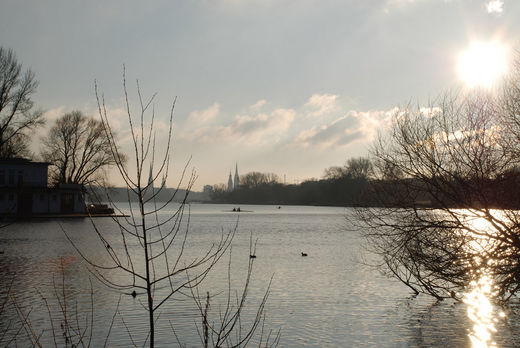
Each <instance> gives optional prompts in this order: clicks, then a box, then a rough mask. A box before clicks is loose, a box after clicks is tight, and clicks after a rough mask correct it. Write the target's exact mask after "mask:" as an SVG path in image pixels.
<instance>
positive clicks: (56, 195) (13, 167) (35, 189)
mask: <svg viewBox="0 0 520 348" xmlns="http://www.w3.org/2000/svg"><path fill="white" fill-rule="evenodd" d="M48 167H49V163H44V162H32V161H29V160H26V159H22V158H13V159H0V214H9V215H17V216H32V215H39V214H74V213H85V203H84V199H83V190H82V186H81V185H78V184H61V185H60V186H59V187H48V186H47V180H48V174H47V173H48Z"/></svg>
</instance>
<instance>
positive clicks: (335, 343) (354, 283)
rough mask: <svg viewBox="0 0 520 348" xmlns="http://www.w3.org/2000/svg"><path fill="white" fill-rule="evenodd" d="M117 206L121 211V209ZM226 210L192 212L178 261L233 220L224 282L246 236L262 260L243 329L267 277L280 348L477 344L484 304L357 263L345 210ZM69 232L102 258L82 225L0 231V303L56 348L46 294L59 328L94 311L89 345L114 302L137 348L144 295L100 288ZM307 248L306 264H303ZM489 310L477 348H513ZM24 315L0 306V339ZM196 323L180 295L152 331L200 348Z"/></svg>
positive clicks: (123, 334) (245, 248)
mask: <svg viewBox="0 0 520 348" xmlns="http://www.w3.org/2000/svg"><path fill="white" fill-rule="evenodd" d="M175 207H176V206H172V207H171V208H170V209H168V210H166V211H163V213H161V216H160V217H159V219H165V218H167V217H168V216H171V214H172V212H173V209H174V208H175ZM235 207H236V206H235ZM124 208H125V209H127V211H128V206H125V207H124ZM232 208H233V206H232V205H210V204H193V205H191V206H190V220H189V235H188V239H187V242H186V245H185V253H184V255H183V258H184V259H185V260H189V259H190V258H195V257H200V255H202V254H203V252H204V251H205V250H207V248H209V247H211V244H212V243H214V242H215V241H218V239H219V237H220V235H221V233H222V232H226V231H229V230H231V229H233V228H234V227H235V226H236V225H237V224H238V228H237V232H236V235H235V238H234V240H233V244H232V262H231V286H232V288H233V289H236V290H237V291H241V289H242V286H243V283H244V281H245V276H246V272H247V265H248V261H249V254H250V238H251V236H252V238H253V241H256V256H257V257H256V259H254V271H253V277H252V280H251V283H250V289H249V290H250V291H249V297H248V298H249V301H248V302H247V310H246V312H245V314H244V322H243V323H244V327H247V322H248V321H250V320H251V318H253V316H254V314H255V309H256V306H257V305H258V304H259V303H260V301H261V298H262V297H263V295H264V293H265V291H266V289H267V286H268V284H269V282H270V280H271V278H272V279H273V280H272V284H271V288H270V294H269V298H268V302H267V305H266V308H265V312H266V322H265V327H266V329H274V330H277V329H281V337H280V344H279V346H280V347H476V346H478V344H480V343H482V342H480V343H479V342H478V341H477V340H475V337H476V336H478V335H477V333H476V332H475V327H476V325H477V324H476V323H475V317H474V316H471V315H470V314H471V313H475V310H474V309H475V306H477V307H478V306H479V304H477V305H475V304H472V303H470V302H469V301H466V303H454V302H451V301H443V302H436V301H434V300H432V299H430V298H427V297H425V296H419V297H413V296H412V295H411V293H410V292H409V291H408V290H407V288H406V287H404V286H403V285H401V284H400V283H398V282H397V281H395V280H393V279H388V278H386V277H384V276H383V275H381V274H380V273H379V272H378V271H377V270H376V269H373V268H370V267H368V266H366V265H364V260H365V259H366V258H368V259H370V258H371V256H370V255H364V253H363V251H362V248H361V244H362V240H361V237H360V234H359V232H358V231H355V230H354V229H353V228H352V226H353V225H352V222H351V221H348V220H347V219H346V210H345V209H344V208H332V207H301V206H282V207H281V209H278V207H277V206H245V205H242V206H241V210H242V211H243V212H241V213H233V212H232V211H231V210H232ZM186 217H187V216H185V218H186ZM185 221H186V219H185ZM95 223H96V226H97V228H98V229H99V230H100V231H102V232H103V233H104V234H105V235H106V236H107V238H108V239H107V240H108V241H109V243H110V246H111V247H112V248H114V249H117V248H120V247H121V244H120V242H119V241H118V240H119V236H120V234H119V230H118V229H117V227H116V224H115V223H114V222H113V221H111V220H110V219H107V218H98V219H96V220H95ZM64 231H66V233H67V234H68V235H69V237H70V238H71V239H72V240H73V241H74V242H75V243H76V244H77V245H78V247H80V249H81V250H83V251H85V255H86V256H88V257H90V258H92V259H94V260H96V261H100V262H103V261H108V258H107V255H106V253H105V250H104V249H103V248H104V246H103V245H102V244H101V243H99V241H98V240H97V238H96V236H95V233H94V231H93V228H92V225H91V223H90V221H89V220H88V219H78V220H49V221H39V222H27V223H17V224H13V225H11V226H9V227H7V228H5V229H3V230H0V251H3V254H1V255H0V279H2V280H3V281H2V286H1V291H2V297H1V298H2V299H3V298H5V294H6V291H7V288H8V287H9V285H10V284H11V285H12V286H11V292H10V299H13V300H14V301H16V304H17V306H18V307H19V309H21V310H22V311H23V313H29V312H30V315H29V318H30V319H31V325H32V327H33V328H34V331H35V332H38V333H41V332H43V337H42V341H44V342H46V343H48V344H50V345H52V344H53V339H52V335H51V333H50V331H49V330H50V327H49V326H50V325H49V323H50V321H49V319H48V316H49V314H48V311H47V309H46V307H45V301H43V299H42V298H43V297H44V298H45V299H47V301H48V302H49V303H50V311H51V315H53V316H54V317H55V318H57V319H56V323H58V324H57V325H58V329H57V330H55V331H59V323H60V320H61V319H59V318H60V315H61V314H62V313H63V306H62V307H60V304H59V303H58V302H57V301H56V298H60V299H61V302H62V304H63V303H64V302H63V300H62V299H63V294H65V297H66V300H67V301H66V302H67V304H68V307H67V311H68V313H69V314H71V313H72V314H74V315H75V316H76V317H78V316H79V317H81V318H83V319H82V320H83V321H81V323H82V325H83V326H86V327H88V328H89V330H90V327H91V326H92V323H91V322H90V313H91V312H92V311H93V312H94V319H95V320H94V322H93V337H94V343H95V344H94V346H98V345H101V344H103V343H104V342H105V338H106V335H107V333H108V330H109V323H110V322H111V321H112V317H113V316H114V313H116V306H117V303H118V301H119V299H120V298H121V300H120V301H121V302H120V305H119V310H120V314H117V315H116V319H115V320H114V325H113V328H112V330H111V333H110V337H109V338H108V345H109V346H111V347H127V346H129V344H130V343H131V339H130V337H129V333H128V331H130V334H131V336H132V339H133V340H134V341H135V342H136V344H138V345H142V343H143V339H144V337H146V333H147V315H146V312H145V311H144V309H143V307H142V303H144V301H145V298H144V296H141V295H138V296H137V298H136V299H134V298H132V296H130V295H129V293H130V291H127V292H124V294H123V295H122V296H121V297H120V292H118V291H115V290H112V289H108V288H106V287H105V286H102V285H101V284H99V282H98V281H97V280H96V279H95V278H94V277H92V275H91V274H90V273H89V272H88V271H87V269H86V264H85V262H84V261H83V260H82V258H81V257H80V256H79V255H78V253H77V252H76V250H75V249H74V248H73V247H72V245H71V243H70V241H69V240H68V239H67V238H66V236H65V233H64ZM178 247H179V246H178V244H175V245H174V246H173V248H174V249H173V252H174V253H175V250H178ZM175 248H177V249H175ZM130 252H131V253H133V254H135V255H138V254H139V247H138V245H137V244H134V245H133V247H132V248H131V250H130ZM302 252H305V253H307V254H308V256H306V257H302V256H301V253H302ZM137 267H138V266H137ZM227 271H228V258H227V257H226V258H224V259H222V260H221V261H220V263H219V264H218V265H217V266H216V267H215V268H214V269H213V271H212V273H210V274H209V275H208V277H207V278H206V280H205V281H204V283H203V284H201V286H200V292H201V293H202V294H205V293H206V291H209V292H210V294H211V295H214V296H216V297H214V298H212V303H211V310H212V313H214V314H215V313H218V309H219V304H223V303H225V300H226V296H225V294H226V291H227V288H228V276H227ZM108 276H109V277H112V278H110V279H113V280H119V281H126V278H125V277H123V276H122V275H120V274H112V273H109V274H108ZM12 279H14V280H13V281H12V283H11V282H10V280H12ZM62 283H63V284H65V285H62ZM160 291H161V290H159V294H158V295H160V294H161V292H160ZM468 293H469V290H468ZM91 299H93V301H91ZM472 306H473V307H472ZM472 308H473V309H472ZM488 309H489V315H488V319H489V318H491V319H489V320H491V321H492V323H493V327H492V330H490V332H489V334H488V336H489V337H487V338H489V339H487V338H486V341H485V342H484V343H482V344H483V345H482V346H495V347H515V346H518V345H519V344H520V343H519V342H520V341H519V338H520V328H518V326H517V324H516V323H517V322H519V320H518V319H519V318H518V315H517V314H516V313H515V311H514V310H513V309H512V308H511V307H509V308H500V307H498V306H496V305H492V304H491V305H490V307H488ZM19 318H20V316H19V315H18V314H16V311H15V310H13V308H12V307H10V308H7V309H5V310H4V313H3V314H2V317H1V319H0V329H1V330H2V331H0V339H1V337H2V336H1V332H3V331H5V328H9V330H8V332H12V330H14V329H15V328H16V322H17V320H19ZM214 318H216V317H214ZM83 323H84V324H83ZM199 323H200V317H199V316H198V314H197V311H196V310H195V309H194V304H193V301H192V300H190V299H189V298H188V297H187V296H182V295H180V296H175V297H174V298H172V300H171V301H168V302H167V304H166V305H165V306H163V307H162V308H161V316H160V318H159V321H158V323H157V325H158V327H157V342H158V346H162V347H167V346H168V347H169V346H175V345H176V344H177V339H176V338H175V335H174V334H173V331H172V328H173V329H174V330H175V332H176V334H177V336H178V338H179V340H180V341H181V343H183V344H186V345H187V346H188V347H197V346H201V343H200V338H199V334H198V333H197V325H199ZM199 326H200V325H199ZM126 327H128V330H127V329H126ZM87 336H88V335H87ZM7 337H8V335H7V334H6V335H5V336H4V341H3V342H0V345H5V342H6V341H5V340H6V339H7ZM24 339H25V333H22V334H21V335H20V336H19V337H18V340H17V342H11V346H15V343H17V344H18V345H24V344H23V342H24ZM45 340H46V341H45ZM25 342H26V341H25Z"/></svg>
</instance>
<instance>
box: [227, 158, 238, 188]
mask: <svg viewBox="0 0 520 348" xmlns="http://www.w3.org/2000/svg"><path fill="white" fill-rule="evenodd" d="M239 186H240V177H239V175H238V163H237V164H235V178H234V180H233V177H232V176H231V171H229V178H228V186H227V187H228V189H227V190H228V191H233V190H236V189H237V188H238V187H239Z"/></svg>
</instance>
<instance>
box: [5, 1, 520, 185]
mask: <svg viewBox="0 0 520 348" xmlns="http://www.w3.org/2000/svg"><path fill="white" fill-rule="evenodd" d="M1 8H2V10H1V11H0V33H1V34H0V45H1V46H3V47H5V48H11V49H13V50H14V51H15V52H16V54H17V58H18V60H19V61H20V62H21V63H22V64H23V66H24V68H30V69H32V70H33V71H34V73H35V74H36V78H37V79H38V80H39V82H40V84H39V87H38V91H37V93H36V94H35V95H34V98H33V99H34V101H35V102H36V105H37V106H38V107H39V108H42V109H43V110H45V112H46V113H45V117H46V119H47V127H49V126H51V125H52V123H53V122H54V120H55V119H56V118H57V117H59V116H61V115H63V114H64V113H66V112H69V111H72V110H80V111H83V112H84V113H86V114H88V115H92V116H93V117H99V115H98V113H97V103H96V96H95V89H94V86H95V81H96V82H97V85H98V90H99V91H100V94H102V95H103V96H104V98H105V102H106V107H107V111H108V116H109V119H110V122H111V123H112V124H113V127H114V129H116V131H117V132H118V136H119V143H120V146H121V147H122V148H123V150H124V151H127V152H130V147H129V145H130V143H131V142H130V139H131V138H130V137H129V129H128V125H127V122H126V119H125V117H126V116H125V104H124V92H123V84H122V80H123V65H124V66H125V69H126V79H127V85H128V89H129V100H130V105H131V107H132V110H133V113H134V114H135V115H137V114H138V110H137V106H138V102H137V94H136V81H137V80H138V81H139V85H140V89H141V92H142V94H143V96H145V97H151V96H152V95H153V94H154V93H157V94H156V96H155V99H154V102H153V106H154V109H155V114H156V121H157V122H156V125H157V130H158V134H159V135H158V138H159V139H160V138H161V134H162V136H164V130H165V128H166V125H167V122H168V117H169V115H170V109H171V107H172V102H173V100H174V99H175V98H177V101H176V104H175V109H174V140H173V144H174V150H173V160H172V169H171V173H172V174H171V175H170V177H169V179H168V181H167V185H168V186H175V185H176V183H177V179H178V177H179V175H180V173H181V170H182V168H183V166H184V164H185V163H186V162H187V161H188V160H189V159H190V158H191V161H190V164H189V168H190V169H191V168H193V169H194V170H196V172H197V176H198V179H197V181H196V184H195V186H194V188H195V190H201V189H202V187H203V186H204V185H207V184H209V185H213V184H218V183H227V179H228V175H229V172H230V171H233V173H234V169H235V165H237V164H238V169H239V173H240V174H245V173H247V172H251V171H259V172H269V173H275V174H278V175H279V177H280V178H281V179H282V180H284V178H285V182H286V183H288V184H291V183H299V182H301V181H303V180H305V179H310V178H320V177H322V176H323V174H324V170H325V168H327V167H330V166H341V165H343V164H344V163H345V161H346V160H347V159H348V158H351V157H359V156H367V155H368V153H369V150H370V147H371V143H372V142H373V141H374V137H375V136H376V135H377V133H378V132H384V129H385V127H386V126H387V125H388V122H389V119H390V117H391V115H392V113H393V112H395V108H396V107H399V106H403V105H407V104H408V103H410V102H413V103H417V104H418V105H428V103H429V101H431V100H435V98H436V97H437V96H439V95H441V94H442V93H445V92H446V91H449V90H458V89H461V88H468V86H467V85H468V84H467V83H465V82H464V81H463V79H462V78H461V74H460V66H458V65H459V64H460V63H459V62H460V56H461V54H462V53H463V52H464V51H465V50H467V49H468V47H470V46H471V45H472V43H474V42H495V43H499V44H500V45H503V46H504V47H508V48H509V49H510V50H515V49H518V48H520V20H518V18H519V16H520V1H517V0H503V1H501V0H493V1H488V0H343V1H339V0H336V1H332V0H278V1H275V0H262V1H261V0H184V1H183V0H178V1H146V2H144V1H133V0H125V1H123V0H111V1H82V0H62V1H58V0H46V1H40V0H33V1H29V0H2V6H1ZM480 56H482V54H480ZM473 60H475V59H473ZM466 61H467V60H466ZM470 61H471V58H470ZM465 64H469V63H465ZM466 82H467V81H466ZM45 132H46V129H42V130H40V131H39V132H38V133H37V134H34V135H33V144H32V146H33V149H34V151H35V152H36V153H38V151H39V144H40V140H41V137H42V136H43V135H44V134H45ZM161 132H162V133H161ZM159 143H160V144H162V143H161V142H159ZM159 148H160V146H158V150H157V151H158V152H159ZM110 180H111V182H112V183H114V184H116V185H117V184H119V183H120V181H118V179H117V176H116V175H111V176H110Z"/></svg>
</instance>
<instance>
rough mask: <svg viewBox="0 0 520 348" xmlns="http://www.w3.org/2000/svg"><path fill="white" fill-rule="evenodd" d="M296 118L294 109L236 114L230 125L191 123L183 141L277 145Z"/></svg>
mask: <svg viewBox="0 0 520 348" xmlns="http://www.w3.org/2000/svg"><path fill="white" fill-rule="evenodd" d="M257 104H258V103H257ZM255 105H256V104H255ZM207 110H209V109H207ZM192 114H193V113H192ZM295 118H296V111H295V110H293V109H283V108H278V109H275V110H274V111H272V112H271V113H252V114H245V115H237V116H235V118H234V119H233V120H231V122H229V123H228V124H221V125H218V124H212V125H211V124H206V125H205V124H197V125H196V127H194V126H193V123H192V126H191V127H190V128H189V129H187V131H186V132H185V133H184V134H183V138H185V139H187V140H189V141H201V142H205V143H215V142H218V143H231V144H238V143H242V144H244V145H261V144H275V143H278V142H279V141H280V140H281V138H282V137H283V135H284V134H285V133H286V132H287V130H288V129H289V127H290V126H291V124H292V122H293V121H294V119H295Z"/></svg>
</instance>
